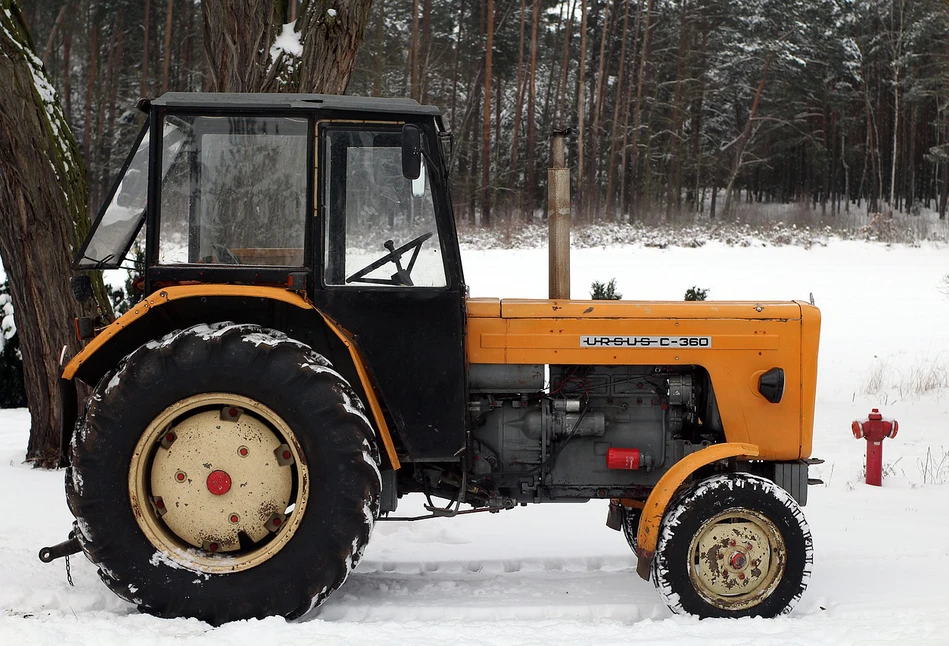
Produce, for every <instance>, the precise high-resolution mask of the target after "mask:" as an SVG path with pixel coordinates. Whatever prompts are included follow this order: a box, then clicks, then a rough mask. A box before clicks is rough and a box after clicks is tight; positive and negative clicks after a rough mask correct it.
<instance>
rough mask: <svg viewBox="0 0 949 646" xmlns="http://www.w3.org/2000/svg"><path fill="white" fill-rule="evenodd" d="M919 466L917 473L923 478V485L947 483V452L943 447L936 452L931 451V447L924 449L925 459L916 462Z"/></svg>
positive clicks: (948, 453) (948, 454)
mask: <svg viewBox="0 0 949 646" xmlns="http://www.w3.org/2000/svg"><path fill="white" fill-rule="evenodd" d="M916 462H917V464H918V465H919V472H920V473H921V474H922V476H923V484H946V482H949V451H947V450H946V448H945V447H943V446H941V447H939V450H938V451H935V452H934V451H933V448H932V447H929V448H927V449H926V457H925V458H922V459H919V460H917V461H916Z"/></svg>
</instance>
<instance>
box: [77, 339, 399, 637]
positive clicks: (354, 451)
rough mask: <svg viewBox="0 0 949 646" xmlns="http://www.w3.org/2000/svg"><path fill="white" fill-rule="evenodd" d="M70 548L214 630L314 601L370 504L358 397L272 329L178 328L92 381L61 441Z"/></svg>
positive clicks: (363, 523)
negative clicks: (81, 411)
mask: <svg viewBox="0 0 949 646" xmlns="http://www.w3.org/2000/svg"><path fill="white" fill-rule="evenodd" d="M71 451H72V462H71V464H72V466H71V467H70V470H69V471H68V472H67V477H66V493H67V501H68V503H69V507H70V510H71V511H72V512H73V515H74V516H75V517H76V520H77V527H78V532H77V536H78V537H79V540H80V543H81V545H82V547H83V550H84V551H85V553H86V555H87V556H88V558H89V559H90V560H91V561H93V562H94V563H96V564H97V565H98V566H99V575H100V577H101V578H102V579H103V581H105V583H106V584H107V585H108V586H109V587H110V588H111V589H112V590H113V592H115V593H116V594H118V595H119V596H120V597H122V598H123V599H126V600H128V601H130V602H132V603H135V604H136V605H137V606H138V607H139V609H140V610H143V611H145V612H149V613H152V614H156V615H159V616H163V617H182V616H186V617H196V618H198V619H202V620H205V621H208V622H210V623H212V624H221V623H224V622H227V621H233V620H238V619H248V618H255V617H256V618H262V617H266V616H272V615H282V616H284V617H287V618H294V617H298V616H300V615H302V614H304V613H306V612H307V611H308V610H310V609H311V608H313V607H315V606H317V605H319V604H320V603H322V602H323V601H324V600H325V599H326V598H327V597H328V596H329V595H330V594H331V593H332V592H333V591H334V590H336V589H337V588H338V587H339V586H340V585H341V584H342V583H343V581H344V580H345V579H346V577H347V576H348V575H349V572H350V571H351V570H352V568H353V567H355V565H356V564H357V563H358V561H359V559H360V557H361V555H362V552H363V549H364V548H365V545H366V543H367V542H368V540H369V535H370V533H371V531H372V525H373V522H374V519H375V518H376V516H378V512H379V500H380V491H381V481H380V477H379V469H378V462H379V456H378V450H377V448H376V445H375V442H374V438H373V431H372V428H371V426H370V425H369V422H368V420H367V418H366V416H365V414H364V412H363V408H362V405H361V404H360V403H359V401H358V399H357V397H356V396H355V394H354V393H353V392H352V389H351V388H350V387H349V385H348V384H347V383H346V381H345V380H344V379H343V378H342V377H341V376H340V375H339V374H338V373H336V372H335V371H334V370H333V369H332V366H331V365H330V364H329V362H328V361H326V360H325V359H324V358H323V357H322V356H320V355H319V354H317V353H316V352H314V351H313V350H312V349H311V348H309V347H308V346H306V345H304V344H302V343H299V342H297V341H294V340H292V339H289V338H287V337H286V336H285V335H283V334H282V333H280V332H276V331H274V330H267V329H263V328H260V327H258V326H254V325H235V324H230V323H220V324H215V325H211V326H207V325H201V326H196V327H193V328H190V329H187V330H184V331H177V332H174V333H172V334H170V335H168V336H166V337H165V338H164V339H161V340H160V341H154V342H150V343H148V344H146V345H144V346H142V347H141V348H139V349H138V350H136V351H134V352H133V353H132V354H130V355H129V356H128V357H126V358H125V359H124V360H123V361H122V362H121V363H120V364H119V366H118V367H117V368H116V369H115V370H114V371H112V372H110V373H108V374H106V375H105V376H104V377H103V378H102V380H101V381H100V382H99V385H98V386H97V388H96V390H95V392H94V393H93V395H92V397H91V398H90V399H89V401H88V404H87V410H86V414H85V416H84V418H83V419H82V420H81V421H80V423H79V424H78V427H77V431H76V434H75V436H74V438H73V443H72V446H71Z"/></svg>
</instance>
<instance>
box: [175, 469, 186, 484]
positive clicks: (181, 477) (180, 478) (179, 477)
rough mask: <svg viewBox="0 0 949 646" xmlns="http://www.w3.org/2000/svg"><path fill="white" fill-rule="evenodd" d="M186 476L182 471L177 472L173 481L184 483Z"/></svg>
mask: <svg viewBox="0 0 949 646" xmlns="http://www.w3.org/2000/svg"><path fill="white" fill-rule="evenodd" d="M187 477H188V475H187V474H186V473H185V472H184V471H179V472H178V473H176V474H175V480H177V481H178V482H184V481H185V479H186V478H187Z"/></svg>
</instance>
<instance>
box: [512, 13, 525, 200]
mask: <svg viewBox="0 0 949 646" xmlns="http://www.w3.org/2000/svg"><path fill="white" fill-rule="evenodd" d="M526 14H527V2H526V0H521V40H520V45H519V46H518V49H517V81H516V83H517V85H516V86H515V94H514V127H513V131H512V133H511V174H512V176H513V177H514V181H515V183H519V182H517V146H518V138H519V135H520V130H521V115H522V114H523V112H524V106H523V102H524V86H523V85H521V82H522V78H523V76H524V25H525V23H526V22H527V21H526V20H525V18H526Z"/></svg>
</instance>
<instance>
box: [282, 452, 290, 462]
mask: <svg viewBox="0 0 949 646" xmlns="http://www.w3.org/2000/svg"><path fill="white" fill-rule="evenodd" d="M283 459H284V460H289V459H290V451H284V452H283Z"/></svg>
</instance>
